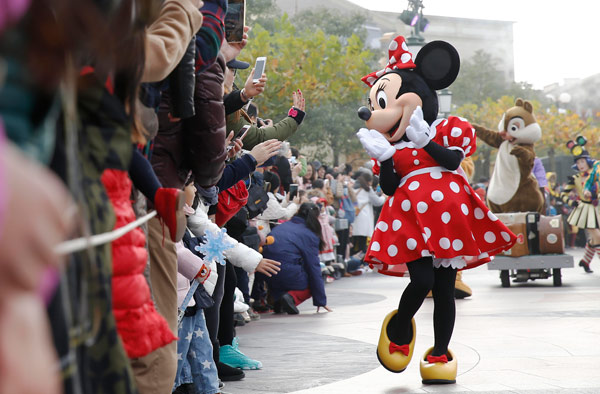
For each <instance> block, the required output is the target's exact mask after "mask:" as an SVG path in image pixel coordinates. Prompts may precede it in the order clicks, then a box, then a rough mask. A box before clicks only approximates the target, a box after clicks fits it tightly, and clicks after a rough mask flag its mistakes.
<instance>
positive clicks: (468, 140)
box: [462, 137, 471, 147]
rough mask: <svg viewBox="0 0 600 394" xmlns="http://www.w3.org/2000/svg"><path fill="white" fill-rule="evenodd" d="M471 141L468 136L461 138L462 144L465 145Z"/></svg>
mask: <svg viewBox="0 0 600 394" xmlns="http://www.w3.org/2000/svg"><path fill="white" fill-rule="evenodd" d="M470 143H471V139H470V138H469V137H465V138H463V143H462V146H463V147H465V146H467V145H469V144H470Z"/></svg>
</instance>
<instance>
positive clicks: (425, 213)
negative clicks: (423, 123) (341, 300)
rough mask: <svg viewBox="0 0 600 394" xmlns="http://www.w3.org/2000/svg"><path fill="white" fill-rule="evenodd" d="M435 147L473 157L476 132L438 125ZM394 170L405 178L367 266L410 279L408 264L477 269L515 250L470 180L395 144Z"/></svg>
mask: <svg viewBox="0 0 600 394" xmlns="http://www.w3.org/2000/svg"><path fill="white" fill-rule="evenodd" d="M432 129H433V130H435V136H434V137H433V141H434V142H436V143H438V144H439V145H441V146H444V147H446V148H448V149H452V150H459V151H461V152H463V153H464V156H465V157H467V156H470V155H471V154H473V153H474V152H475V149H476V138H475V129H473V128H472V127H471V125H470V124H469V123H468V122H467V121H466V120H464V119H462V118H457V117H453V116H451V117H450V118H448V119H438V120H436V121H435V122H434V123H433V125H432ZM396 149H397V150H396V153H395V154H394V156H393V160H394V169H395V171H396V173H397V174H398V175H399V176H400V177H401V181H400V184H399V186H398V188H397V189H396V192H395V193H394V195H393V196H391V197H389V198H388V199H387V201H386V202H385V203H384V205H383V208H382V210H381V214H380V216H379V221H378V222H377V225H376V226H375V231H374V233H373V236H372V238H371V244H370V245H369V249H368V251H367V254H366V256H365V261H366V262H368V263H369V264H371V265H373V266H376V267H377V268H378V270H379V272H380V273H383V274H387V275H395V276H406V275H407V274H408V273H407V271H408V270H407V267H406V264H405V263H408V262H411V261H414V260H417V259H419V258H421V257H424V256H433V257H434V264H435V266H444V267H448V266H452V267H454V268H458V269H468V268H474V267H476V266H478V265H481V264H483V263H486V262H489V261H490V256H493V255H495V254H497V253H500V252H501V251H504V250H507V249H510V248H511V247H512V245H513V244H514V243H515V241H516V236H515V235H514V234H513V233H512V232H511V231H510V230H509V229H508V228H507V227H506V226H505V225H504V224H503V223H502V222H501V221H500V220H498V218H497V217H496V216H495V215H494V214H493V213H492V212H490V211H489V210H488V208H487V207H486V206H485V204H484V203H483V201H481V199H480V198H479V196H478V195H477V194H476V193H475V192H474V191H473V189H472V188H471V186H469V183H468V182H467V180H466V179H465V178H464V177H463V176H462V175H460V174H459V173H458V172H456V171H450V170H448V169H446V168H444V167H441V166H440V165H439V164H438V163H437V162H436V161H435V160H434V159H433V158H432V157H431V156H429V154H428V153H427V152H425V150H423V149H417V148H415V146H414V144H413V143H412V142H405V141H401V142H399V143H398V144H396Z"/></svg>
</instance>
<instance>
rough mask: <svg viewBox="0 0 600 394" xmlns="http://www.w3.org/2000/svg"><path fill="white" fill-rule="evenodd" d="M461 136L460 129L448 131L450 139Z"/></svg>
mask: <svg viewBox="0 0 600 394" xmlns="http://www.w3.org/2000/svg"><path fill="white" fill-rule="evenodd" d="M461 134H462V129H461V128H460V127H453V128H452V131H450V135H451V136H452V137H460V135H461Z"/></svg>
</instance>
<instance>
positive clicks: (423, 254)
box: [421, 250, 431, 257]
mask: <svg viewBox="0 0 600 394" xmlns="http://www.w3.org/2000/svg"><path fill="white" fill-rule="evenodd" d="M427 256H431V253H429V251H428V250H422V251H421V257H427Z"/></svg>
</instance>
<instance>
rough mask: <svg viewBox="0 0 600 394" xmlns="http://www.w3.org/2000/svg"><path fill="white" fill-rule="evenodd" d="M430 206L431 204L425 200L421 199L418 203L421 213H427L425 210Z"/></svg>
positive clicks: (418, 209)
mask: <svg viewBox="0 0 600 394" xmlns="http://www.w3.org/2000/svg"><path fill="white" fill-rule="evenodd" d="M428 208H429V205H427V203H426V202H424V201H419V203H418V204H417V211H418V212H419V213H425V212H427V209H428Z"/></svg>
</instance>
